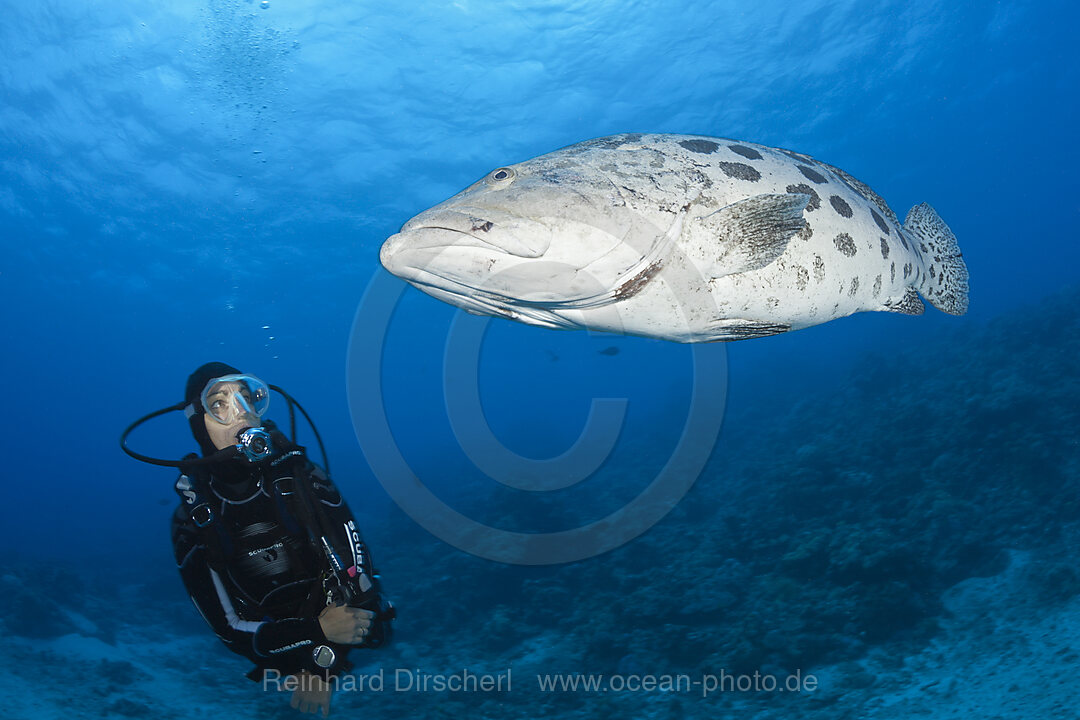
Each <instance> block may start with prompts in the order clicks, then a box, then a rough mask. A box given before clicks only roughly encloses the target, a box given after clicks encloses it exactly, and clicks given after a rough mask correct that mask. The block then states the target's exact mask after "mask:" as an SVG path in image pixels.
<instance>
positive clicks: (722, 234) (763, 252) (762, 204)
mask: <svg viewBox="0 0 1080 720" xmlns="http://www.w3.org/2000/svg"><path fill="white" fill-rule="evenodd" d="M809 201H810V196H809V195H803V194H801V193H783V194H767V195H755V196H754V197H751V198H747V199H746V200H741V201H739V202H737V203H733V204H731V205H728V206H726V207H722V208H720V209H719V210H716V211H714V212H711V213H709V214H708V215H703V216H701V217H698V218H695V219H694V220H693V221H692V222H691V223H690V228H689V229H688V236H689V241H688V243H687V247H686V253H687V255H688V256H689V257H690V258H691V259H692V260H695V261H697V264H698V266H699V267H700V268H702V270H703V271H704V272H705V273H706V274H708V275H709V277H710V278H717V277H723V276H725V275H734V274H736V273H743V272H749V271H751V270H758V269H760V268H763V267H765V266H766V265H768V264H769V263H771V262H772V261H773V260H776V258H778V257H780V256H781V255H782V254H783V253H784V250H786V249H787V246H788V242H790V241H791V238H793V237H794V236H795V235H796V233H798V232H799V231H800V230H802V229H803V228H804V227H806V219H805V218H804V217H803V211H804V210H805V209H806V204H807V203H808V202H809Z"/></svg>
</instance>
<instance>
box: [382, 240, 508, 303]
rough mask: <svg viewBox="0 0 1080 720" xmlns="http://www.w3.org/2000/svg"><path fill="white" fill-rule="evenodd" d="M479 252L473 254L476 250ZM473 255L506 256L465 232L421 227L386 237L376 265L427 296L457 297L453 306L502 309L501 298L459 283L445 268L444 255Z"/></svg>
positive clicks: (445, 259)
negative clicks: (426, 293) (497, 307)
mask: <svg viewBox="0 0 1080 720" xmlns="http://www.w3.org/2000/svg"><path fill="white" fill-rule="evenodd" d="M477 250H480V251H483V252H482V253H477V252H476V251H477ZM470 251H471V252H472V253H476V254H479V255H482V256H484V257H487V258H491V257H492V256H494V255H508V253H505V252H504V251H503V250H501V249H500V248H498V247H496V246H494V245H492V244H491V243H488V242H485V241H484V240H483V239H481V238H477V237H475V236H473V235H470V234H468V233H462V232H460V231H458V230H455V229H452V228H443V227H437V226H422V227H414V228H410V230H409V231H408V232H402V233H398V234H397V235H392V236H390V237H389V238H387V240H386V242H385V243H383V246H382V249H381V250H380V251H379V262H381V263H382V265H383V267H384V268H386V269H387V270H388V271H389V272H390V273H392V274H393V275H396V276H397V277H399V278H401V279H402V280H406V281H407V282H410V283H412V284H413V285H417V286H419V287H421V289H423V290H424V291H425V292H429V294H435V293H434V292H432V291H437V292H438V293H441V294H443V295H448V296H453V297H454V298H457V302H455V303H454V304H457V305H473V304H475V305H477V306H478V308H477V309H481V306H482V309H483V311H484V312H489V313H490V312H492V308H493V307H494V306H496V305H497V306H503V305H504V304H505V299H504V298H501V297H499V296H498V295H496V294H493V293H491V292H484V291H483V290H481V289H479V288H476V287H473V286H472V285H470V284H468V283H466V282H463V281H462V280H461V279H460V278H459V277H457V276H456V275H455V274H454V273H452V272H450V271H449V270H447V269H446V266H447V265H449V264H450V263H447V259H448V258H447V257H446V256H447V255H448V254H451V253H452V254H453V255H461V254H464V253H469V252H470Z"/></svg>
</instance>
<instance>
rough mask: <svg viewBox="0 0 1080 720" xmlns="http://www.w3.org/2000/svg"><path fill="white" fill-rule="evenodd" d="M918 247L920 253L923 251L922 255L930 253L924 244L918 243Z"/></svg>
mask: <svg viewBox="0 0 1080 720" xmlns="http://www.w3.org/2000/svg"><path fill="white" fill-rule="evenodd" d="M919 247H920V248H922V251H923V252H924V253H928V252H930V249H929V248H927V247H926V243H924V242H920V243H919Z"/></svg>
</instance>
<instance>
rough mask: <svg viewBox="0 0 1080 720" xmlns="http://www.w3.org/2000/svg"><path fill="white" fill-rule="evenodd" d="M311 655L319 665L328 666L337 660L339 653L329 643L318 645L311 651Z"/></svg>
mask: <svg viewBox="0 0 1080 720" xmlns="http://www.w3.org/2000/svg"><path fill="white" fill-rule="evenodd" d="M311 657H312V659H313V660H314V661H315V664H316V665H318V666H319V667H321V668H328V667H330V666H331V665H333V664H334V661H335V660H337V653H335V652H334V650H333V649H332V648H330V647H329V646H327V645H318V646H316V648H315V649H314V650H312V651H311Z"/></svg>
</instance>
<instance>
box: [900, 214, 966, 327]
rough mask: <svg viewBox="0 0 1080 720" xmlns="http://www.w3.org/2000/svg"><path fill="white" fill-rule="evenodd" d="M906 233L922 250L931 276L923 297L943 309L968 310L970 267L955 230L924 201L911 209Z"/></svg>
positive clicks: (954, 313) (956, 312) (905, 225)
mask: <svg viewBox="0 0 1080 720" xmlns="http://www.w3.org/2000/svg"><path fill="white" fill-rule="evenodd" d="M904 232H905V233H907V236H908V238H909V239H910V240H911V241H912V242H914V243H915V246H916V247H917V248H919V249H920V250H922V261H923V265H924V268H923V270H924V272H926V273H927V274H928V279H929V283H928V284H927V285H926V287H925V288H924V289H923V290H922V294H923V296H924V297H925V298H926V300H927V301H928V302H929V303H930V304H931V305H933V306H934V307H936V308H937V309H938V310H941V311H942V312H946V313H949V314H950V315H963V314H964V313H965V312H967V309H968V270H967V265H965V264H964V256H963V255H962V254H961V253H960V246H959V245H958V244H957V242H956V236H955V235H953V232H952V230H950V229H949V226H948V225H946V224H945V221H944V220H942V219H941V216H939V215H938V214H937V211H935V210H934V208H932V207H930V206H929V205H927V204H926V203H921V204H919V205H916V206H915V207H913V208H911V211H910V212H908V214H907V218H906V219H905V220H904Z"/></svg>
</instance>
